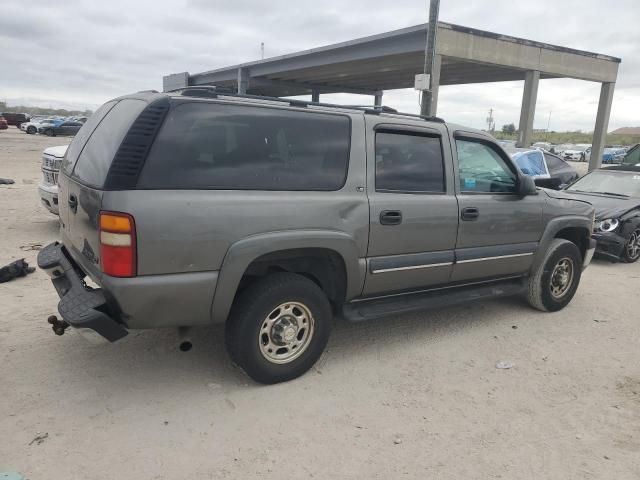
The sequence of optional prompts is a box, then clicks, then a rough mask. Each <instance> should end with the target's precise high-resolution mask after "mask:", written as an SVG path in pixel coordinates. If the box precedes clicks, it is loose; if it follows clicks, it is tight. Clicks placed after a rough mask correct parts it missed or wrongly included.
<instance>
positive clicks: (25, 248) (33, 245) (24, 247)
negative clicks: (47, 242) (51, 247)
mask: <svg viewBox="0 0 640 480" xmlns="http://www.w3.org/2000/svg"><path fill="white" fill-rule="evenodd" d="M20 250H23V251H25V252H28V251H30V250H42V244H41V243H37V242H34V243H26V244H24V245H21V246H20Z"/></svg>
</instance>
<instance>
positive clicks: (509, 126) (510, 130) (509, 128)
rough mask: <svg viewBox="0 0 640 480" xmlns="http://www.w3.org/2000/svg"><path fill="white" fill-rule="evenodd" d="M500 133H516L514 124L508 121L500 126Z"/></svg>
mask: <svg viewBox="0 0 640 480" xmlns="http://www.w3.org/2000/svg"><path fill="white" fill-rule="evenodd" d="M502 133H506V134H509V135H513V134H514V133H516V126H515V125H514V124H513V123H509V124H507V125H503V126H502Z"/></svg>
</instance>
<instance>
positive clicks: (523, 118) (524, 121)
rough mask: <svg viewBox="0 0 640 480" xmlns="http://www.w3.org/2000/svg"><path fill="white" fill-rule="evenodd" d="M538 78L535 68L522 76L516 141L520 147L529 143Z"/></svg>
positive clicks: (534, 112)
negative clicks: (520, 106) (522, 91)
mask: <svg viewBox="0 0 640 480" xmlns="http://www.w3.org/2000/svg"><path fill="white" fill-rule="evenodd" d="M539 80H540V72H538V71H537V70H529V71H528V72H527V73H526V75H525V77H524V93H523V94H522V109H521V110H520V124H519V125H518V141H517V143H516V146H517V147H520V148H527V147H529V146H530V145H531V138H532V134H533V117H534V116H535V114H536V100H537V98H538V81H539Z"/></svg>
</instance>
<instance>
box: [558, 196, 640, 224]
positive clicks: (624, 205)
mask: <svg viewBox="0 0 640 480" xmlns="http://www.w3.org/2000/svg"><path fill="white" fill-rule="evenodd" d="M565 194H566V195H570V196H572V197H574V198H576V199H580V200H583V201H585V202H589V203H590V204H591V205H593V207H594V208H595V209H596V218H597V219H598V220H605V219H607V218H620V217H622V216H623V215H624V214H625V213H627V212H629V211H631V210H634V209H636V208H640V198H621V197H611V196H608V195H600V194H589V193H577V192H570V193H569V192H565Z"/></svg>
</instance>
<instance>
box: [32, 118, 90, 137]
mask: <svg viewBox="0 0 640 480" xmlns="http://www.w3.org/2000/svg"><path fill="white" fill-rule="evenodd" d="M81 128H82V123H80V122H71V121H69V122H62V123H61V124H60V125H57V126H55V125H51V124H49V125H42V126H40V127H38V133H42V134H45V135H46V136H48V137H55V136H56V135H75V134H76V133H78V130H80V129H81Z"/></svg>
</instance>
